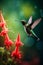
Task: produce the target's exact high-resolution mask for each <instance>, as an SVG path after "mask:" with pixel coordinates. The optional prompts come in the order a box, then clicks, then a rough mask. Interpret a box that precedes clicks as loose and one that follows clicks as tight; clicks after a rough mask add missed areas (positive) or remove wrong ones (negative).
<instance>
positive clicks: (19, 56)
mask: <svg viewBox="0 0 43 65" xmlns="http://www.w3.org/2000/svg"><path fill="white" fill-rule="evenodd" d="M11 56H12V57H13V58H14V57H15V58H16V59H21V57H22V54H21V52H20V51H19V49H18V48H17V47H16V48H15V50H14V51H13V52H12V54H11Z"/></svg>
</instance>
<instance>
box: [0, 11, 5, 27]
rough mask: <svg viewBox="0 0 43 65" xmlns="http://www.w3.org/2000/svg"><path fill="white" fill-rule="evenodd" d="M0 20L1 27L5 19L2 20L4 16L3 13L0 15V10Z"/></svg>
mask: <svg viewBox="0 0 43 65" xmlns="http://www.w3.org/2000/svg"><path fill="white" fill-rule="evenodd" d="M0 22H1V26H2V27H3V26H4V25H5V24H6V22H5V20H4V17H3V15H2V12H1V11H0Z"/></svg>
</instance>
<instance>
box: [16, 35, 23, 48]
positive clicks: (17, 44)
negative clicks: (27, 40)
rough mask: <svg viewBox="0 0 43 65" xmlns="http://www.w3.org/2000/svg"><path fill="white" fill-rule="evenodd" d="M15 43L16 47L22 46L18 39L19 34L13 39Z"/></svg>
mask: <svg viewBox="0 0 43 65" xmlns="http://www.w3.org/2000/svg"><path fill="white" fill-rule="evenodd" d="M15 45H16V46H17V47H20V46H23V43H22V42H21V41H20V34H18V37H17V39H16V41H15Z"/></svg>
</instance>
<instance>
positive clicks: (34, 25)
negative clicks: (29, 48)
mask: <svg viewBox="0 0 43 65" xmlns="http://www.w3.org/2000/svg"><path fill="white" fill-rule="evenodd" d="M40 21H41V18H40V19H37V20H36V21H34V23H33V24H32V25H31V29H34V28H35V27H36V26H37V25H38V24H39V22H40Z"/></svg>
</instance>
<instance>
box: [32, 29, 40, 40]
mask: <svg viewBox="0 0 43 65" xmlns="http://www.w3.org/2000/svg"><path fill="white" fill-rule="evenodd" d="M31 33H32V36H33V37H35V38H36V39H37V41H39V40H40V38H39V37H38V36H37V35H36V34H35V33H34V32H33V30H31Z"/></svg>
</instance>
